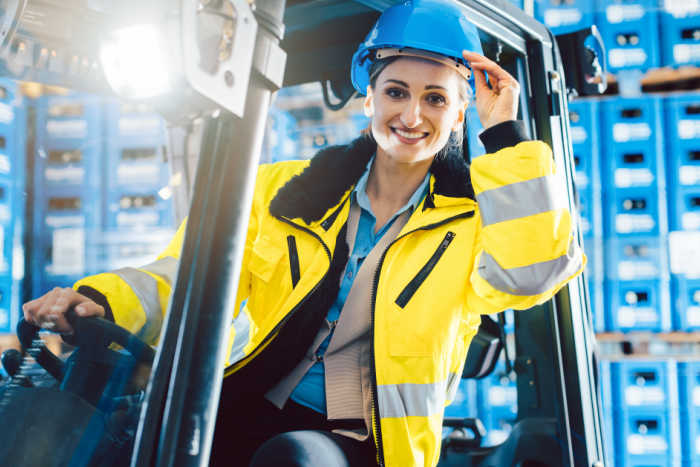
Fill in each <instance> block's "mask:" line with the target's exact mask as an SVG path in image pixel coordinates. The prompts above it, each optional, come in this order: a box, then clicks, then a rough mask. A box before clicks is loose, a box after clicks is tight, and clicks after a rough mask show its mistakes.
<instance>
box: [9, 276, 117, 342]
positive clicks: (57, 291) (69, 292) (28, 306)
mask: <svg viewBox="0 0 700 467" xmlns="http://www.w3.org/2000/svg"><path fill="white" fill-rule="evenodd" d="M72 307H75V311H76V313H77V314H78V315H79V316H104V308H102V307H101V306H100V305H98V304H97V303H95V302H93V301H92V300H90V299H89V298H87V297H85V296H84V295H81V294H79V293H78V292H76V291H75V290H73V289H71V288H69V287H66V288H60V287H56V288H54V289H53V290H51V291H50V292H48V293H46V294H45V295H43V296H42V297H39V298H37V299H35V300H31V301H29V302H27V303H25V304H24V305H22V311H23V313H24V317H25V319H26V320H27V321H29V322H30V323H32V324H34V325H36V326H40V327H43V328H45V329H50V330H52V331H56V332H61V333H71V332H73V329H72V327H71V326H70V324H69V323H68V321H67V320H66V317H65V314H66V312H67V311H68V310H69V309H71V308H72Z"/></svg>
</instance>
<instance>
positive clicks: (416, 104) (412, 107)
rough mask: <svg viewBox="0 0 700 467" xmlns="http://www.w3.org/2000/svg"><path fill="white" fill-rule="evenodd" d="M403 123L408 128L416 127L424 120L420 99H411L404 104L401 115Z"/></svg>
mask: <svg viewBox="0 0 700 467" xmlns="http://www.w3.org/2000/svg"><path fill="white" fill-rule="evenodd" d="M400 119H401V123H403V124H404V125H406V128H415V127H417V126H418V125H420V124H421V123H422V122H423V119H422V118H421V109H420V101H419V100H418V99H410V100H409V101H408V102H406V104H405V105H404V108H403V109H402V110H401V115H400Z"/></svg>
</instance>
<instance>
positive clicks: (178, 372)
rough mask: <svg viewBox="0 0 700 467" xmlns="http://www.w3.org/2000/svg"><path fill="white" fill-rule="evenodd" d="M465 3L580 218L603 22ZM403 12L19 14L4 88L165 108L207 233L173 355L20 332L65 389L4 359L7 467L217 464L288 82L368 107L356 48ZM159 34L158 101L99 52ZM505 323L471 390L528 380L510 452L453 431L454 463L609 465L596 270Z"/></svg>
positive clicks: (171, 331)
mask: <svg viewBox="0 0 700 467" xmlns="http://www.w3.org/2000/svg"><path fill="white" fill-rule="evenodd" d="M455 2H457V3H460V4H461V5H462V7H463V10H464V14H465V16H466V18H467V19H468V20H469V21H470V22H472V23H473V24H475V25H477V27H478V28H479V32H480V38H481V41H482V44H483V48H484V52H485V55H486V56H488V57H489V58H491V59H492V60H494V61H496V62H497V63H499V64H500V65H501V66H502V67H503V68H504V69H506V70H507V71H508V72H509V73H511V74H512V75H513V76H514V77H516V79H518V81H519V82H520V85H521V89H522V92H521V95H520V109H519V119H521V120H522V121H523V122H524V123H525V127H526V128H527V131H528V133H529V135H530V137H531V138H533V139H539V140H542V141H544V142H546V143H548V144H549V145H550V146H551V147H552V149H553V155H554V158H555V162H556V164H557V166H558V167H560V168H563V170H561V171H560V172H561V173H563V176H564V177H565V178H566V186H567V190H568V195H569V207H570V209H571V210H572V211H575V210H576V202H575V199H576V191H575V186H574V182H573V180H574V177H573V175H574V171H575V167H574V162H573V155H572V150H571V136H570V131H569V125H568V110H567V102H568V99H569V98H570V97H571V96H587V95H595V94H599V93H602V92H603V91H604V89H605V79H604V77H605V73H604V71H601V69H600V66H599V62H598V59H600V60H601V61H604V59H603V57H604V51H603V52H602V53H601V51H600V48H601V47H602V42H601V41H600V36H599V35H598V34H597V31H596V29H595V26H593V27H591V28H589V29H586V30H582V31H577V32H573V33H569V34H566V35H565V36H561V37H555V36H553V35H552V33H551V32H550V31H549V30H548V29H547V28H545V27H544V26H543V25H542V24H540V23H539V22H537V21H536V20H534V19H533V18H532V17H530V16H528V15H527V14H525V13H524V12H523V11H522V10H520V9H519V8H517V7H515V6H514V5H513V4H512V3H510V2H508V1H506V0H488V1H487V0H455ZM394 3H396V0H249V1H246V0H197V1H195V0H179V1H178V0H151V1H149V2H143V1H140V2H139V1H136V0H70V1H67V0H63V1H56V0H5V1H3V2H2V6H3V7H2V9H0V23H1V27H0V74H2V75H5V76H9V77H11V78H15V79H18V80H25V81H36V82H40V83H44V84H51V85H60V86H66V87H70V88H73V89H80V90H83V91H88V92H93V93H98V94H103V95H114V94H116V95H118V96H120V97H123V98H126V99H130V100H139V101H144V102H147V103H148V104H150V105H153V106H154V107H155V108H157V109H158V110H159V112H161V113H162V115H164V116H165V117H166V119H168V120H169V122H170V124H171V125H172V126H171V128H170V132H171V143H173V144H172V146H173V147H172V150H173V156H178V157H173V158H171V160H170V163H171V164H182V165H183V167H184V166H189V165H192V164H193V163H196V172H195V175H194V177H193V179H192V180H186V183H184V184H183V185H181V188H180V193H177V194H176V197H175V199H176V201H177V204H176V209H177V210H178V212H179V217H180V218H182V217H184V215H185V214H187V216H188V219H189V220H188V223H187V227H186V233H185V241H184V246H183V250H182V254H181V261H180V263H179V270H178V273H177V277H176V280H175V281H174V284H173V285H174V286H173V293H172V296H171V302H170V305H169V310H168V313H167V317H166V318H165V321H164V323H163V327H162V329H161V333H160V338H159V342H158V346H157V348H156V349H155V350H154V349H153V348H151V347H150V346H148V345H146V344H144V343H143V342H142V341H141V340H140V339H138V338H137V337H136V336H134V335H132V334H130V333H128V332H127V331H125V330H124V329H121V328H119V327H118V326H116V325H114V324H113V323H110V322H107V321H104V320H101V319H97V318H87V319H80V318H77V317H75V316H72V317H70V319H71V321H72V323H73V325H74V328H75V334H74V335H73V336H72V337H71V339H70V342H69V343H70V344H72V345H74V346H75V347H76V350H75V351H74V352H73V354H72V355H71V356H70V357H69V358H68V359H67V360H65V361H64V360H63V359H61V358H59V357H58V356H56V355H53V354H52V353H51V352H50V351H49V350H48V349H47V347H46V346H44V345H42V341H41V339H40V336H39V334H38V331H39V329H37V328H35V327H34V326H32V325H30V324H28V323H27V322H24V321H20V322H19V323H18V326H17V329H18V336H19V338H20V341H21V343H22V346H23V348H24V349H25V354H26V355H29V356H30V357H31V358H33V359H34V360H35V361H36V362H37V363H38V364H39V365H41V367H43V368H44V369H45V370H46V372H47V373H48V374H49V375H51V376H52V377H53V378H55V380H56V382H57V383H56V384H55V385H53V386H51V385H48V386H47V385H38V384H35V383H34V382H33V381H32V379H31V378H30V377H28V376H27V375H23V374H22V369H23V367H26V365H23V364H22V361H21V359H22V358H24V355H20V354H19V353H14V354H7V355H4V356H3V364H4V365H5V368H6V369H7V371H8V373H10V374H12V375H13V376H12V380H11V382H10V384H8V385H7V387H5V388H2V390H1V391H0V419H1V420H2V422H3V424H4V427H5V428H4V429H3V437H4V438H5V439H3V442H2V443H0V444H2V447H0V464H1V465H17V466H21V465H26V466H30V465H46V466H49V465H56V466H58V465H75V466H80V465H105V466H106V465H131V466H145V465H157V466H195V465H197V466H204V465H208V463H209V461H210V451H211V446H212V441H213V437H214V429H215V421H216V412H217V407H218V402H219V397H220V392H221V386H222V380H223V375H224V362H225V352H226V347H227V341H228V327H229V325H230V319H231V316H230V315H231V311H230V310H231V308H232V306H233V303H234V302H235V296H236V289H237V281H238V277H239V273H240V267H241V261H242V256H243V244H244V240H245V233H246V226H247V224H248V217H249V214H250V205H251V200H252V191H253V185H254V180H255V174H256V169H257V166H258V161H259V158H260V153H261V147H262V141H263V134H264V131H265V124H266V120H267V116H268V110H269V108H270V104H271V101H272V99H273V98H274V95H275V93H276V92H277V91H278V90H279V89H280V88H282V87H286V86H294V85H298V84H302V83H311V82H320V83H321V86H322V89H323V96H324V101H325V103H326V105H328V106H329V107H330V108H334V109H339V108H342V107H343V106H344V105H345V104H346V103H348V102H349V101H350V100H351V99H353V98H354V91H353V87H352V84H351V82H350V63H351V57H352V54H353V52H354V51H355V50H356V48H357V45H358V44H359V43H360V42H361V41H362V40H363V39H364V37H365V35H366V34H367V32H368V31H369V29H370V28H371V27H372V25H373V24H374V22H375V21H376V19H377V18H378V16H379V14H380V13H381V11H383V10H384V9H386V8H388V7H389V6H391V5H392V4H394ZM147 23H148V24H154V25H156V26H157V29H156V31H157V32H156V33H155V35H154V36H152V39H153V40H150V41H144V42H142V43H141V44H140V45H141V46H142V47H146V48H148V47H150V46H152V45H160V46H161V48H162V49H160V51H159V52H157V57H156V58H154V60H153V63H157V64H158V66H160V67H162V68H164V69H166V70H167V71H168V76H169V78H168V80H165V81H156V82H155V83H150V84H151V86H150V88H149V89H148V90H147V91H144V92H143V93H141V92H140V91H139V90H138V89H137V88H136V87H134V86H133V85H131V84H129V82H128V80H129V76H126V75H127V74H128V72H129V71H130V70H129V69H128V66H127V65H128V64H127V63H125V62H124V61H123V60H122V61H119V60H117V59H114V60H112V61H111V62H110V60H109V59H106V58H105V57H104V56H102V57H101V58H102V60H101V61H100V56H101V54H103V53H104V48H102V49H101V48H100V45H101V44H104V43H111V44H112V45H114V44H117V45H116V46H115V47H117V48H118V46H119V44H118V43H117V42H115V40H116V39H115V38H118V37H119V33H120V31H124V30H126V29H125V28H133V27H134V26H140V25H144V24H147ZM130 31H131V32H132V33H133V32H134V30H133V29H132V30H130ZM110 41H111V42H110ZM117 52H118V50H117ZM146 65H148V63H141V64H140V65H139V64H136V66H137V67H138V66H142V67H143V66H146ZM140 71H141V73H142V74H143V75H147V74H148V73H146V72H144V70H140ZM149 78H154V76H149ZM193 135H197V137H198V139H199V140H200V141H201V143H200V145H199V148H198V150H195V151H192V150H191V149H190V148H191V146H192V144H189V143H190V142H191V138H192V137H193ZM465 144H466V143H465ZM467 153H468V152H467ZM467 153H465V154H467ZM465 157H466V156H465ZM579 241H581V237H580V234H579ZM29 254H31V252H29ZM499 321H501V322H500V324H499V323H495V322H494V321H492V320H491V319H490V318H488V317H486V318H484V320H482V326H481V327H480V330H479V333H478V334H477V336H476V337H475V338H474V341H473V343H472V345H471V347H470V350H469V355H468V357H467V362H466V365H465V370H464V373H463V377H464V378H483V377H485V376H486V375H488V374H489V373H490V372H492V371H493V368H494V366H495V362H496V360H497V359H498V355H499V354H500V353H501V352H502V351H504V352H506V361H507V365H508V368H509V370H512V371H514V372H515V374H516V375H517V407H518V413H517V419H516V422H515V424H514V425H513V428H512V431H511V433H510V435H509V436H508V437H507V439H506V440H505V441H504V442H502V443H500V444H498V445H495V446H481V444H482V443H481V441H482V437H483V434H484V433H483V426H482V424H481V422H480V421H479V420H478V419H474V418H467V419H445V421H444V426H445V428H446V430H445V431H446V432H450V433H449V434H448V435H447V436H446V437H445V439H444V440H443V446H442V453H441V460H440V464H439V465H440V466H444V467H448V466H450V467H451V466H464V467H467V466H523V467H524V466H530V467H533V466H582V467H585V466H602V465H604V434H603V428H602V427H603V423H602V414H601V412H600V395H599V381H598V376H597V370H596V368H597V362H596V355H595V351H596V343H595V335H594V332H593V325H592V314H591V309H590V306H589V301H588V294H587V290H586V286H585V281H584V279H583V278H582V277H580V276H579V277H578V278H577V279H575V280H573V281H572V282H570V283H569V284H568V285H567V286H566V287H564V288H563V289H562V290H561V291H560V292H559V293H558V294H557V295H556V296H555V297H554V298H553V299H552V300H550V301H549V302H547V303H545V304H543V305H540V306H537V307H535V308H533V309H532V310H529V311H525V312H518V313H515V319H514V332H513V337H514V339H513V343H512V344H511V345H506V342H505V341H506V339H505V336H504V334H503V326H502V325H503V322H502V320H499ZM112 344H117V345H118V346H120V347H121V348H122V350H115V346H114V345H112ZM509 347H512V348H514V355H513V356H511V355H509V353H508V352H507V350H508V348H509ZM143 368H147V371H146V373H145V376H144V374H143V371H142V370H143ZM134 375H138V376H139V378H140V379H141V383H142V384H141V390H139V388H138V387H137V385H135V384H134V379H135V376H134ZM137 379H138V378H137ZM608 435H609V434H608ZM384 442H391V440H386V439H385V440H384Z"/></svg>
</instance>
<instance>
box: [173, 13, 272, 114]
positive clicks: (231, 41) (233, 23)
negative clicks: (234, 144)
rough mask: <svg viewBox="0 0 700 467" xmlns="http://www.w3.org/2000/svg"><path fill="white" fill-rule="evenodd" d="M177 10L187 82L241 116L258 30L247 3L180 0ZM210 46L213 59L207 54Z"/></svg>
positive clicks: (202, 93)
mask: <svg viewBox="0 0 700 467" xmlns="http://www.w3.org/2000/svg"><path fill="white" fill-rule="evenodd" d="M180 11H181V13H182V17H181V21H182V39H181V41H182V45H183V67H184V73H185V77H186V79H187V81H188V82H189V83H190V85H191V86H192V87H193V88H194V89H195V90H196V91H197V92H199V93H200V94H201V95H203V96H205V97H207V98H208V99H210V100H212V101H213V102H216V103H217V104H219V105H220V106H221V107H223V108H225V109H227V110H229V111H230V112H232V113H233V114H234V115H236V116H237V117H243V112H244V108H245V98H246V93H247V91H248V81H249V79H250V70H251V67H252V63H253V49H254V48H255V40H256V35H257V34H256V33H257V29H258V23H257V21H256V20H255V17H254V16H253V12H252V10H251V7H250V4H249V3H248V2H247V1H246V0H225V1H223V2H208V1H200V2H197V3H194V2H192V0H181V3H180ZM212 25H214V26H215V27H212ZM212 31H215V32H214V34H212ZM212 46H213V47H214V50H216V52H217V53H216V55H214V56H212V55H211V53H208V52H209V51H211V50H212V49H211V47H212Z"/></svg>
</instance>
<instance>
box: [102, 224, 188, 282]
mask: <svg viewBox="0 0 700 467" xmlns="http://www.w3.org/2000/svg"><path fill="white" fill-rule="evenodd" d="M174 235H175V229H174V228H149V229H147V230H145V231H140V230H134V229H132V230H126V229H119V230H111V231H103V232H101V234H100V236H99V240H98V242H97V244H96V245H95V249H96V255H97V261H96V263H97V270H98V271H112V270H115V269H121V268H125V267H134V266H141V265H144V264H149V263H152V262H153V261H155V260H156V258H157V257H158V255H159V254H160V253H161V252H162V251H163V250H164V248H165V245H167V244H168V243H169V242H170V240H171V239H172V238H173V236H174Z"/></svg>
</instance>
